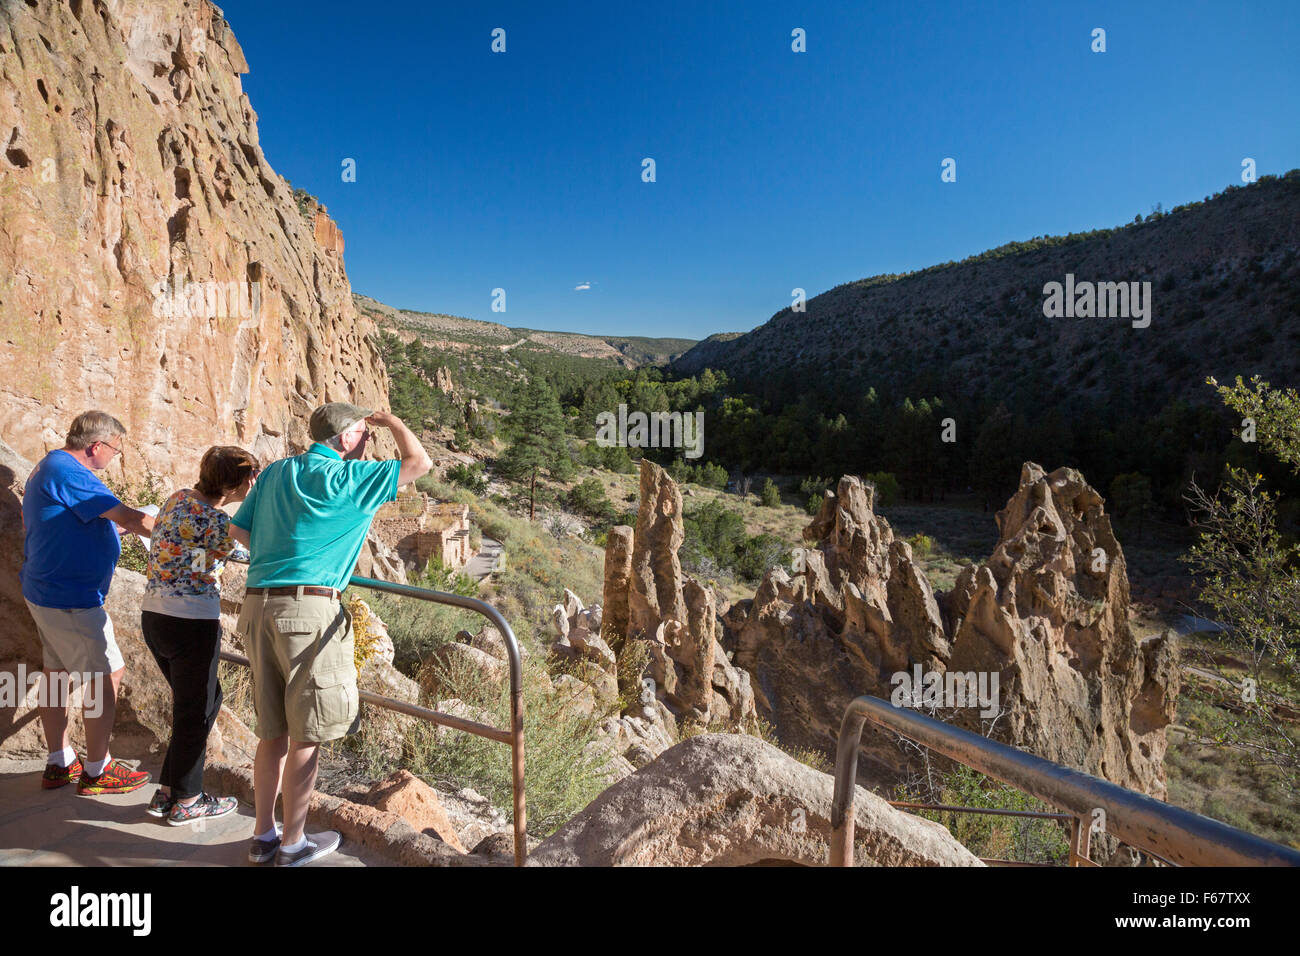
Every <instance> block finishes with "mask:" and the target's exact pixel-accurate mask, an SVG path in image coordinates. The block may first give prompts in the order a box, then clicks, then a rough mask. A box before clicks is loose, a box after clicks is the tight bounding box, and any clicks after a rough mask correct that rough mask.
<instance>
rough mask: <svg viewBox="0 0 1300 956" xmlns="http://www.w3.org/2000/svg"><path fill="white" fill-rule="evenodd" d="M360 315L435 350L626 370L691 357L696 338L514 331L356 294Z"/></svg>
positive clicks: (535, 330) (519, 328)
mask: <svg viewBox="0 0 1300 956" xmlns="http://www.w3.org/2000/svg"><path fill="white" fill-rule="evenodd" d="M352 300H353V302H354V303H355V304H356V307H357V310H358V311H359V312H362V313H363V314H365V315H368V316H370V317H371V318H372V319H373V320H374V321H375V322H376V324H378V325H380V326H381V327H383V328H387V329H390V330H392V331H401V330H405V331H407V332H412V333H415V334H416V335H418V336H419V338H420V340H421V341H422V342H423V343H424V344H425V345H427V346H430V347H444V348H457V347H464V346H475V347H481V346H488V345H496V346H498V347H501V348H516V347H520V346H523V347H527V348H532V349H538V350H543V351H552V352H555V353H557V354H560V355H570V356H576V357H581V358H590V359H604V360H607V361H609V362H611V363H612V364H615V365H619V366H622V367H624V368H637V367H639V366H642V365H664V364H666V363H668V362H671V361H672V360H674V359H676V358H678V357H679V356H681V355H683V354H684V353H686V352H687V351H688V350H689V349H690V348H691V347H692V346H694V345H695V344H696V343H695V340H694V339H678V338H649V337H645V336H637V335H606V336H599V335H583V334H581V333H579V332H547V331H542V330H538V329H528V328H523V327H518V328H515V327H510V326H506V325H502V324H501V323H499V322H484V321H482V320H480V319H466V318H462V317H461V316H455V315H444V314H441V313H434V312H416V311H412V310H410V309H397V308H393V307H392V306H390V305H385V304H384V303H382V302H380V301H378V300H377V299H373V298H371V297H370V296H366V295H361V294H359V293H353V296H352Z"/></svg>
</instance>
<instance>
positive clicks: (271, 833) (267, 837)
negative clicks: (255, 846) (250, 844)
mask: <svg viewBox="0 0 1300 956" xmlns="http://www.w3.org/2000/svg"><path fill="white" fill-rule="evenodd" d="M279 835H280V828H279V827H277V826H276V825H275V824H274V823H273V824H271V829H269V830H267V831H266V832H265V833H259V834H257V835H256V836H255V837H253V839H254V840H261V841H262V842H263V843H270V842H271V841H272V840H274V839H275V838H276V837H278V836H279Z"/></svg>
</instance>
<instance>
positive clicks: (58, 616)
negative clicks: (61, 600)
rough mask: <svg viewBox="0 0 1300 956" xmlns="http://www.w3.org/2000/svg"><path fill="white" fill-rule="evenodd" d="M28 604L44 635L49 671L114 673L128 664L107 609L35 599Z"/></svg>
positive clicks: (37, 625)
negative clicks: (36, 601) (43, 602)
mask: <svg viewBox="0 0 1300 956" xmlns="http://www.w3.org/2000/svg"><path fill="white" fill-rule="evenodd" d="M24 601H26V599H25V598H24ZM26 604H27V610H29V611H31V613H32V619H33V620H34V621H35V622H36V630H37V631H39V632H40V635H41V650H42V651H43V652H44V654H45V663H44V666H45V669H46V670H52V671H73V672H75V673H78V674H111V673H113V672H114V671H119V670H121V669H122V668H123V667H125V666H126V661H125V660H124V659H123V657H122V652H121V651H120V650H118V647H117V639H116V638H115V637H114V636H113V621H112V619H111V618H110V617H109V616H108V612H107V611H106V610H104V608H102V607H83V608H73V609H71V610H67V609H64V608H56V607H41V606H40V605H39V604H33V603H32V602H31V601H26Z"/></svg>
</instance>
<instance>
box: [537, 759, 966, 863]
mask: <svg viewBox="0 0 1300 956" xmlns="http://www.w3.org/2000/svg"><path fill="white" fill-rule="evenodd" d="M833 795H834V781H833V780H832V778H831V777H829V776H828V775H826V774H823V773H819V772H818V771H816V770H813V769H812V768H811V767H808V766H806V765H804V764H801V763H799V762H798V761H796V760H795V759H794V758H792V757H790V756H788V755H786V754H785V753H783V752H782V751H780V750H778V749H777V748H775V747H773V746H771V745H770V744H767V743H764V742H763V741H762V740H759V739H757V738H755V737H748V736H741V735H732V734H703V735H700V736H696V737H691V738H689V739H687V740H685V741H683V742H682V743H680V744H677V745H676V746H675V747H672V748H670V749H669V750H667V751H665V752H664V753H663V754H662V755H660V756H659V757H658V758H657V759H656V760H654V761H652V762H651V763H649V764H647V765H646V766H644V767H642V768H641V769H640V770H638V771H637V772H636V773H634V774H632V775H631V776H629V777H626V778H624V779H623V780H620V781H619V782H618V783H616V784H614V785H613V786H612V787H610V788H609V789H607V790H605V792H603V793H602V794H601V795H600V796H598V797H597V798H596V799H595V800H594V801H592V803H591V804H590V805H589V806H588V807H587V808H586V809H585V810H583V811H582V812H581V813H579V814H578V815H577V816H575V817H574V818H573V819H571V820H570V821H569V822H568V823H566V824H565V825H564V826H562V827H561V828H560V829H559V830H557V831H556V832H555V833H554V834H552V835H551V837H550V838H549V839H547V840H545V841H543V843H542V844H541V846H539V847H538V848H537V849H536V850H535V851H534V852H533V853H532V854H531V856H530V858H529V865H531V866H746V865H752V864H759V863H771V862H786V863H795V864H803V865H805V866H824V865H826V864H827V863H828V862H829V859H830V834H831V826H830V811H831V803H832V798H833ZM854 810H855V816H854V820H855V824H856V828H857V832H856V846H857V849H856V862H858V864H859V865H863V866H981V865H982V864H981V863H980V861H979V860H978V859H977V858H976V857H975V856H974V855H973V854H972V853H971V852H970V851H969V850H967V849H966V848H965V847H963V846H962V845H961V844H960V843H958V842H957V841H956V840H955V839H953V837H952V835H951V834H949V833H948V831H947V830H946V829H945V828H944V827H942V826H940V825H939V824H937V823H931V822H930V821H928V820H923V819H921V818H920V817H917V816H913V815H911V814H907V813H904V812H902V811H900V810H895V809H894V808H893V807H891V806H890V805H889V804H888V803H886V802H885V801H884V800H882V799H880V798H879V797H877V796H876V795H875V794H873V793H871V792H870V791H867V790H864V789H862V788H859V789H858V791H857V793H856V796H855V807H854Z"/></svg>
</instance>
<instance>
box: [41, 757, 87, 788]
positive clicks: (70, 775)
mask: <svg viewBox="0 0 1300 956" xmlns="http://www.w3.org/2000/svg"><path fill="white" fill-rule="evenodd" d="M81 769H82V768H81V758H80V757H76V758H74V759H73V761H72V763H70V764H68V765H67V766H66V767H56V766H54V764H52V763H47V764H46V765H45V773H44V775H43V776H42V777H41V789H42V790H53V789H54V788H55V787H62V786H66V785H67V784H69V783H72V781H74V780H77V779H79V778H80V777H81Z"/></svg>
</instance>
